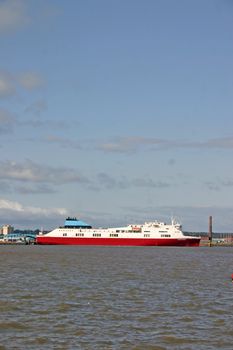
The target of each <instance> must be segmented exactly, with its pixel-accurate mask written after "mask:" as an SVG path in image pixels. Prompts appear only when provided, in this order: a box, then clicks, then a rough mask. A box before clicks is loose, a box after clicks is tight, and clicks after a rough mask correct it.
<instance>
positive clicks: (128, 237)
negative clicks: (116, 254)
mask: <svg viewBox="0 0 233 350" xmlns="http://www.w3.org/2000/svg"><path fill="white" fill-rule="evenodd" d="M200 239H201V237H194V236H187V235H185V234H184V233H183V232H182V226H181V225H180V224H179V223H177V222H176V221H175V220H172V222H171V224H166V223H164V222H159V221H153V222H145V223H144V224H142V225H138V224H133V225H128V226H125V227H115V228H92V226H90V225H88V224H87V223H85V222H84V221H81V220H77V219H76V218H70V217H68V218H67V219H66V221H65V225H64V226H62V227H59V228H56V229H54V230H53V231H51V232H48V233H45V234H43V233H42V232H40V234H39V235H37V237H36V242H37V244H62V245H98V246H101V245H102V246H188V247H194V246H199V244H200Z"/></svg>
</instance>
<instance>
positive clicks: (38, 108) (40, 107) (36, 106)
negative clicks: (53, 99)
mask: <svg viewBox="0 0 233 350" xmlns="http://www.w3.org/2000/svg"><path fill="white" fill-rule="evenodd" d="M47 108H48V105H47V102H46V101H45V100H44V99H40V100H37V101H35V102H33V103H32V104H30V106H28V107H27V108H25V112H27V113H32V114H34V115H35V116H37V117H38V116H40V115H41V113H43V112H44V111H46V110H47Z"/></svg>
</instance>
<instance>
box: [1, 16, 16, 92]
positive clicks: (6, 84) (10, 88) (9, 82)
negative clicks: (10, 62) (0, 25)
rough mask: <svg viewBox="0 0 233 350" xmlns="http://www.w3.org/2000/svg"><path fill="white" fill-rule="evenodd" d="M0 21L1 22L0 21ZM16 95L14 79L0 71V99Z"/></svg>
mask: <svg viewBox="0 0 233 350" xmlns="http://www.w3.org/2000/svg"><path fill="white" fill-rule="evenodd" d="M0 21H1V20H0ZM15 93H16V88H15V86H14V78H13V77H12V75H11V74H9V73H8V72H5V71H0V98H6V97H9V96H13V95H14V94H15Z"/></svg>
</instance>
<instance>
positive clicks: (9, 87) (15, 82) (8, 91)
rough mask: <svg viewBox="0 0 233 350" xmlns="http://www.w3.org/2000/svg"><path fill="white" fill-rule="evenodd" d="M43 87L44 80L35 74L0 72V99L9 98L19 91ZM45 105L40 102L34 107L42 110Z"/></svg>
mask: <svg viewBox="0 0 233 350" xmlns="http://www.w3.org/2000/svg"><path fill="white" fill-rule="evenodd" d="M44 85H45V80H44V79H43V78H42V76H41V75H40V74H38V73H37V72H22V73H21V74H13V73H9V72H8V71H5V70H1V71H0V98H1V99H3V98H9V97H12V96H14V95H16V94H17V91H18V90H19V89H24V90H27V91H32V90H35V89H38V88H41V87H43V86H44ZM43 104H44V105H45V103H44V102H42V100H40V101H38V102H37V104H36V103H35V106H34V109H35V107H36V108H37V109H38V108H42V107H44V106H43Z"/></svg>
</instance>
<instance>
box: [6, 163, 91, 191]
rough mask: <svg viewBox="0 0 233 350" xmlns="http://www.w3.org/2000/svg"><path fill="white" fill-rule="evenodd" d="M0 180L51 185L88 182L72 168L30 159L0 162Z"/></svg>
mask: <svg viewBox="0 0 233 350" xmlns="http://www.w3.org/2000/svg"><path fill="white" fill-rule="evenodd" d="M0 180H8V181H9V180H11V181H20V182H32V183H46V184H53V185H61V184H67V183H85V182H88V179H87V178H85V177H83V176H82V175H80V174H79V173H78V172H77V171H76V170H74V169H71V168H63V167H51V166H47V165H41V164H38V163H35V162H33V161H31V160H26V161H25V162H22V163H19V162H12V161H3V162H0Z"/></svg>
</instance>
